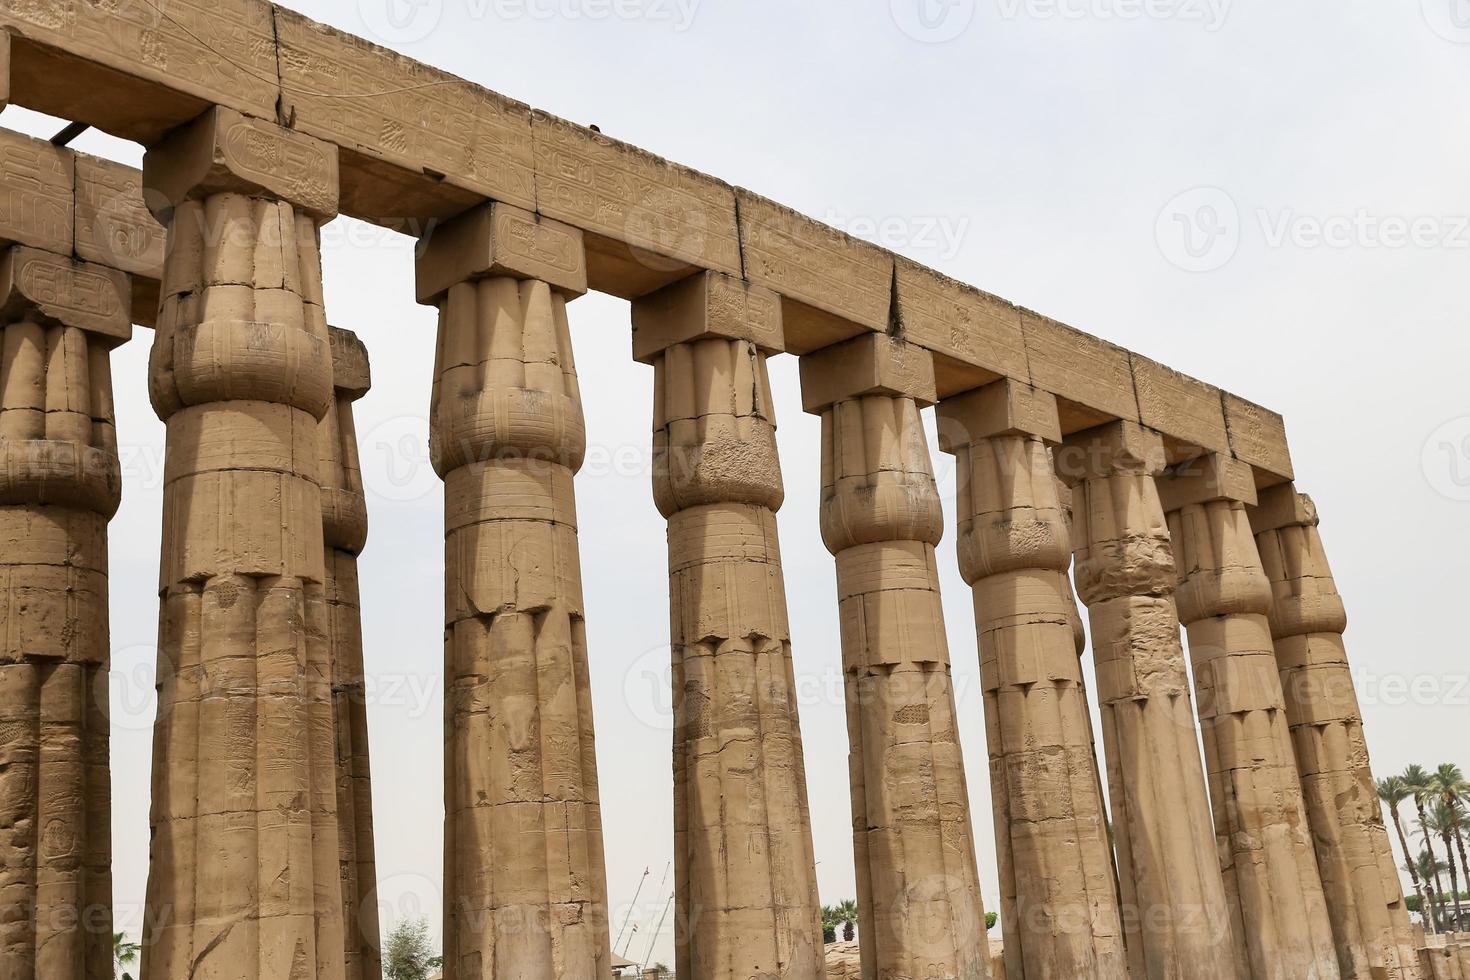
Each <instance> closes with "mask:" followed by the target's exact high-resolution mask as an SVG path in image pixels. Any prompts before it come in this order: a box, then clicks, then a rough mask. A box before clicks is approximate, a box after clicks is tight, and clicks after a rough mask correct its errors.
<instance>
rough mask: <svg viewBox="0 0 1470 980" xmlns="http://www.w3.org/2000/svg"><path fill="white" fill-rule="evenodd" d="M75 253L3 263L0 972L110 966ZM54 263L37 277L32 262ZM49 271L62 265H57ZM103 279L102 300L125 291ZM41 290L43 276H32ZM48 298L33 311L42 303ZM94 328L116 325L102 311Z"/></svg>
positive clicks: (106, 391) (91, 435)
mask: <svg viewBox="0 0 1470 980" xmlns="http://www.w3.org/2000/svg"><path fill="white" fill-rule="evenodd" d="M74 265H76V266H80V264H79V263H72V262H71V260H70V259H67V258H63V257H60V256H54V255H50V254H49V253H42V252H39V251H37V250H34V249H27V248H20V247H15V248H11V249H9V250H7V252H6V253H5V256H4V258H3V260H0V289H3V290H4V291H5V301H4V305H3V315H0V906H3V907H4V908H5V909H6V910H7V911H6V912H5V914H4V915H0V975H3V976H5V977H16V978H32V977H47V978H52V977H55V978H56V980H91V978H93V977H102V976H109V975H110V974H111V973H112V939H111V937H112V877H111V855H112V840H111V816H112V815H111V790H110V776H109V771H108V752H109V749H108V721H107V714H106V704H105V701H99V699H98V697H97V692H98V691H99V690H100V691H104V692H105V691H106V677H107V670H108V655H109V636H108V616H107V601H108V586H107V522H108V519H109V518H110V517H111V516H112V514H113V513H114V512H115V511H116V510H117V506H118V500H119V465H118V458H117V436H116V431H115V428H114V420H113V404H112V374H111V369H110V366H109V352H110V351H111V349H112V348H113V347H114V346H116V345H117V343H118V342H119V338H118V337H117V336H114V335H113V334H112V333H111V332H98V331H97V330H94V329H90V328H91V327H94V326H97V325H99V324H98V323H97V321H96V318H95V317H92V316H88V315H76V316H73V315H72V313H71V311H73V310H83V311H85V310H89V309H91V308H92V307H93V306H94V305H95V302H96V300H97V298H98V293H97V291H96V290H93V289H89V288H88V284H87V283H86V282H85V280H84V278H83V277H81V276H79V275H76V274H74V273H75V270H74V268H73V266H74ZM38 269H39V270H43V271H44V272H46V273H51V274H49V275H44V276H43V277H42V279H43V282H40V283H38V282H37V281H36V279H35V277H34V276H33V275H32V274H31V273H34V272H35V271H36V270H38ZM58 273H59V274H58ZM117 279H118V280H123V281H122V283H121V290H120V291H119V289H118V283H117V282H115V281H113V280H111V279H109V280H107V283H108V286H109V288H110V290H111V299H112V301H113V302H118V301H119V295H126V282H125V278H124V277H122V276H121V275H120V274H118V275H117ZM43 287H44V288H43ZM38 301H40V302H44V303H45V307H44V308H42V306H41V305H40V303H39V302H38ZM101 325H103V326H113V325H114V324H111V323H107V322H103V323H102V324H101Z"/></svg>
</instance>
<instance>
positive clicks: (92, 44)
mask: <svg viewBox="0 0 1470 980" xmlns="http://www.w3.org/2000/svg"><path fill="white" fill-rule="evenodd" d="M0 27H4V28H6V29H8V30H9V31H10V32H11V39H10V40H11V73H10V78H11V95H12V98H13V101H14V102H15V103H16V104H18V105H24V106H26V107H27V108H31V109H36V110H38V111H40V112H45V113H49V114H50V115H53V116H57V117H59V118H62V119H75V120H78V121H81V122H85V123H89V124H91V125H93V126H96V127H97V128H98V129H101V130H103V131H105V132H108V133H112V134H113V135H115V136H121V137H122V138H124V139H130V140H134V141H136V142H139V143H142V144H144V145H145V146H146V145H152V143H154V142H155V141H156V140H158V138H159V137H161V136H162V135H163V134H164V133H166V132H167V131H168V130H170V129H173V128H174V127H175V126H178V125H181V124H183V123H185V122H187V121H188V120H190V119H192V118H193V117H195V116H197V115H198V114H199V113H200V112H202V111H203V110H205V109H207V108H208V107H209V106H211V105H222V106H228V107H230V108H232V109H236V110H238V111H240V112H246V113H250V114H251V115H255V116H260V117H262V118H266V119H274V118H275V115H276V102H277V98H278V96H279V94H280V86H279V84H278V82H277V74H276V38H275V29H274V8H273V7H272V5H271V4H270V3H269V2H267V0H168V2H167V3H162V2H146V3H145V2H139V3H132V2H129V3H115V2H97V0H85V2H71V0H39V2H28V3H8V4H5V5H4V7H3V8H0Z"/></svg>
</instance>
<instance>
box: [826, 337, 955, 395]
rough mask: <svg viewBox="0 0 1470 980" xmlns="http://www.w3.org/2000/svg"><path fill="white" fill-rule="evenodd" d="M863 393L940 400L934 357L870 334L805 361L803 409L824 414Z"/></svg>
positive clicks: (895, 341)
mask: <svg viewBox="0 0 1470 980" xmlns="http://www.w3.org/2000/svg"><path fill="white" fill-rule="evenodd" d="M863 395H895V396H899V397H905V398H912V399H913V400H914V401H916V402H918V403H919V404H920V405H921V406H927V405H932V404H934V402H935V401H936V394H935V391H934V358H933V356H932V355H931V354H930V353H929V351H927V350H925V349H924V348H922V347H919V346H917V345H915V344H910V343H907V342H905V341H902V340H898V339H896V338H894V337H889V336H888V335H887V334H877V333H869V334H862V335H861V336H858V337H854V338H853V339H851V340H845V341H843V342H842V343H840V344H834V345H833V346H831V347H825V348H823V349H822V350H819V351H816V352H814V353H811V354H808V355H806V356H805V357H803V358H802V359H801V407H802V409H803V410H805V411H807V412H812V413H813V414H818V415H820V414H821V413H822V412H823V411H824V410H826V409H827V408H829V407H831V406H832V405H833V404H835V403H837V402H840V401H846V400H848V399H850V398H860V397H862V396H863Z"/></svg>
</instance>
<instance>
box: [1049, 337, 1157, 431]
mask: <svg viewBox="0 0 1470 980" xmlns="http://www.w3.org/2000/svg"><path fill="white" fill-rule="evenodd" d="M1021 330H1022V332H1023V334H1024V335H1025V338H1026V356H1027V359H1028V361H1029V363H1030V367H1031V382H1032V383H1033V384H1034V385H1036V387H1038V388H1045V389H1046V390H1047V391H1050V392H1052V393H1053V394H1055V395H1057V396H1058V398H1061V399H1064V404H1062V405H1060V406H1059V410H1060V411H1061V415H1062V419H1061V421H1062V431H1063V432H1064V433H1070V432H1076V431H1078V430H1079V429H1085V428H1088V427H1089V426H1092V425H1097V424H1099V423H1101V422H1105V421H1107V420H1108V419H1115V418H1116V419H1125V420H1127V421H1130V422H1137V421H1138V400H1137V399H1136V398H1135V397H1134V394H1133V368H1132V365H1131V363H1130V362H1129V358H1128V352H1127V351H1126V350H1124V349H1123V348H1121V347H1115V346H1114V345H1112V344H1109V343H1107V342H1106V341H1103V340H1099V339H1098V338H1096V337H1094V336H1092V335H1091V334H1086V333H1083V332H1082V331H1080V330H1074V329H1073V328H1071V327H1069V326H1067V325H1066V324H1063V323H1058V322H1057V321H1055V320H1051V319H1048V318H1047V317H1044V316H1041V315H1040V314H1037V313H1032V312H1030V311H1025V312H1023V313H1022V315H1021Z"/></svg>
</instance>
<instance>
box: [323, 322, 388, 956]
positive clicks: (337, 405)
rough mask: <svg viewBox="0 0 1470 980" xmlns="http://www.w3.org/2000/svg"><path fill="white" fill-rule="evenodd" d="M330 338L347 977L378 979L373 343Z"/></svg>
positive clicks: (337, 334)
mask: <svg viewBox="0 0 1470 980" xmlns="http://www.w3.org/2000/svg"><path fill="white" fill-rule="evenodd" d="M328 336H329V338H330V340H331V346H332V390H333V392H334V398H333V404H332V408H331V409H330V410H329V411H328V412H327V414H326V415H325V416H323V417H322V422H321V426H320V428H319V429H318V430H317V449H318V451H319V452H320V454H321V458H320V463H319V469H318V473H319V475H320V478H321V488H322V538H323V544H324V545H325V547H326V553H325V562H324V573H325V578H324V580H323V584H324V586H325V589H324V591H325V593H326V601H327V645H328V653H329V656H330V658H331V664H332V708H333V719H334V722H335V729H336V736H337V772H336V779H337V846H338V848H339V849H340V850H339V854H340V862H339V867H340V873H341V878H342V909H343V939H344V943H345V948H344V952H343V964H344V967H345V969H346V972H347V980H379V978H380V977H381V976H382V965H381V964H380V962H379V945H380V943H379V936H378V907H377V899H376V896H375V891H376V888H377V877H378V876H377V864H376V861H375V859H374V852H373V793H372V778H371V769H370V765H369V760H368V728H367V693H366V691H365V690H364V677H363V666H362V603H361V600H360V598H359V596H358V588H357V556H358V555H360V554H361V553H362V548H363V545H365V544H366V543H367V498H366V496H365V495H364V494H363V489H362V471H361V469H360V467H359V466H358V461H357V429H356V426H354V425H353V421H352V403H353V402H355V401H357V400H358V399H359V398H361V397H362V396H363V395H366V394H367V391H368V388H369V387H370V385H371V383H372V378H371V374H370V372H369V366H368V356H367V348H365V347H364V346H363V345H362V341H360V340H358V339H357V335H356V334H354V333H352V332H350V331H347V330H339V329H338V328H336V327H330V328H328Z"/></svg>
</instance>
